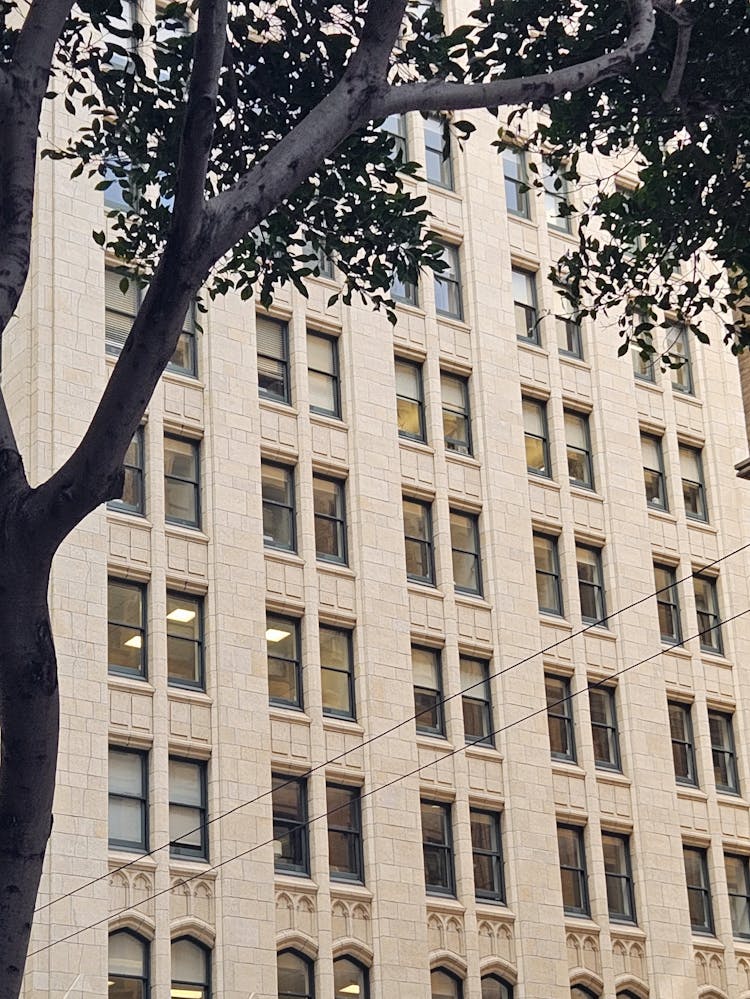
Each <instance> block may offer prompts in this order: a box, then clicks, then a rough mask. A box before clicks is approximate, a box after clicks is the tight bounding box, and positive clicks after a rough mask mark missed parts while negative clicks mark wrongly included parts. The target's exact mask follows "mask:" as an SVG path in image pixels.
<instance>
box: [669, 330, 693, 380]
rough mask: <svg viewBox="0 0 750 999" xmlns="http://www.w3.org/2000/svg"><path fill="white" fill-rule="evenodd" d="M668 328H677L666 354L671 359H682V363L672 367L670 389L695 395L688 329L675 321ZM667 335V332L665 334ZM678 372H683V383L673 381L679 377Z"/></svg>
mask: <svg viewBox="0 0 750 999" xmlns="http://www.w3.org/2000/svg"><path fill="white" fill-rule="evenodd" d="M668 329H676V330H678V333H677V335H676V336H675V338H674V340H673V341H672V345H671V348H670V350H669V351H668V354H667V356H668V357H669V358H670V359H671V358H674V359H675V360H678V361H683V363H682V364H681V365H680V366H679V367H678V368H673V369H672V379H671V381H672V390H673V391H674V392H679V393H681V394H682V395H695V379H694V377H693V358H692V356H691V353H690V340H689V336H690V334H689V331H688V329H687V328H686V327H685V326H682V325H680V324H679V323H675V324H674V325H673V326H670V327H669V328H668ZM667 335H668V334H667ZM678 344H679V345H680V347H679V348H678V349H677V350H675V349H674V348H675V347H677V346H678ZM679 372H684V373H685V379H684V380H685V384H684V385H682V384H681V383H680V381H675V378H676V377H677V378H680V374H679Z"/></svg>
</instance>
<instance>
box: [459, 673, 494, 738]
mask: <svg viewBox="0 0 750 999" xmlns="http://www.w3.org/2000/svg"><path fill="white" fill-rule="evenodd" d="M459 667H460V670H461V690H462V691H463V693H462V695H461V705H462V708H463V716H464V737H465V739H466V741H467V742H474V743H476V742H481V743H484V744H485V745H487V746H491V745H492V744H493V732H492V696H491V693H490V664H489V663H488V662H487V660H486V659H475V658H474V657H473V656H461V657H460V658H459Z"/></svg>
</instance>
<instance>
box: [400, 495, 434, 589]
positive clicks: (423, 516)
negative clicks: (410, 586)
mask: <svg viewBox="0 0 750 999" xmlns="http://www.w3.org/2000/svg"><path fill="white" fill-rule="evenodd" d="M404 543H405V546H406V576H407V579H410V580H411V581H412V582H415V583H428V584H429V585H430V586H434V584H435V562H434V559H433V553H432V515H431V505H430V504H429V503H423V502H422V501H421V500H413V499H406V498H404Z"/></svg>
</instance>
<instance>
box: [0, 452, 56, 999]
mask: <svg viewBox="0 0 750 999" xmlns="http://www.w3.org/2000/svg"><path fill="white" fill-rule="evenodd" d="M8 456H9V452H8V451H4V452H0V999H17V997H18V996H19V995H20V992H21V982H22V979H23V973H24V965H25V963H26V952H27V948H28V944H29V936H30V933H31V924H32V921H33V918H34V908H35V905H36V897H37V890H38V887H39V881H40V878H41V874H42V864H43V862H44V853H45V850H46V847H47V841H48V839H49V834H50V830H51V825H52V798H53V795H54V789H55V770H56V766H57V742H58V727H59V725H58V723H59V703H58V689H57V661H56V657H55V647H54V642H53V639H52V631H51V627H50V618H49V609H48V603H47V589H48V582H49V574H50V565H51V555H47V554H39V552H40V549H42V550H43V549H44V545H43V541H42V537H40V536H43V535H44V533H45V531H44V526H45V525H39V526H40V528H41V529H40V530H38V531H37V532H36V537H34V538H33V541H32V537H31V535H30V533H29V531H28V530H27V529H26V527H25V521H24V518H23V515H22V513H21V509H22V505H23V499H24V498H25V496H27V495H28V493H29V489H28V485H27V484H26V482H25V476H23V471H22V469H21V470H20V475H19V468H18V467H10V468H9V464H10V465H15V461H14V460H13V459H11V460H10V462H8V461H7V460H2V459H7V458H8ZM15 458H16V459H17V455H16V456H15ZM18 466H20V459H19V460H18ZM40 542H42V543H40Z"/></svg>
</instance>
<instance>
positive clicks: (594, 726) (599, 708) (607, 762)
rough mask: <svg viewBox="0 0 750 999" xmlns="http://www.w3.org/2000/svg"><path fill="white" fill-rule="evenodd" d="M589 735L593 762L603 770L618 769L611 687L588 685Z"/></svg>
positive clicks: (618, 756) (618, 758)
mask: <svg viewBox="0 0 750 999" xmlns="http://www.w3.org/2000/svg"><path fill="white" fill-rule="evenodd" d="M589 709H590V712H591V735H592V737H593V741H594V763H595V765H596V766H597V767H599V768H601V769H603V770H620V769H621V766H620V740H619V736H618V732H617V705H616V702H615V691H614V688H612V687H602V686H600V685H598V684H597V685H595V686H591V687H589Z"/></svg>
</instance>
